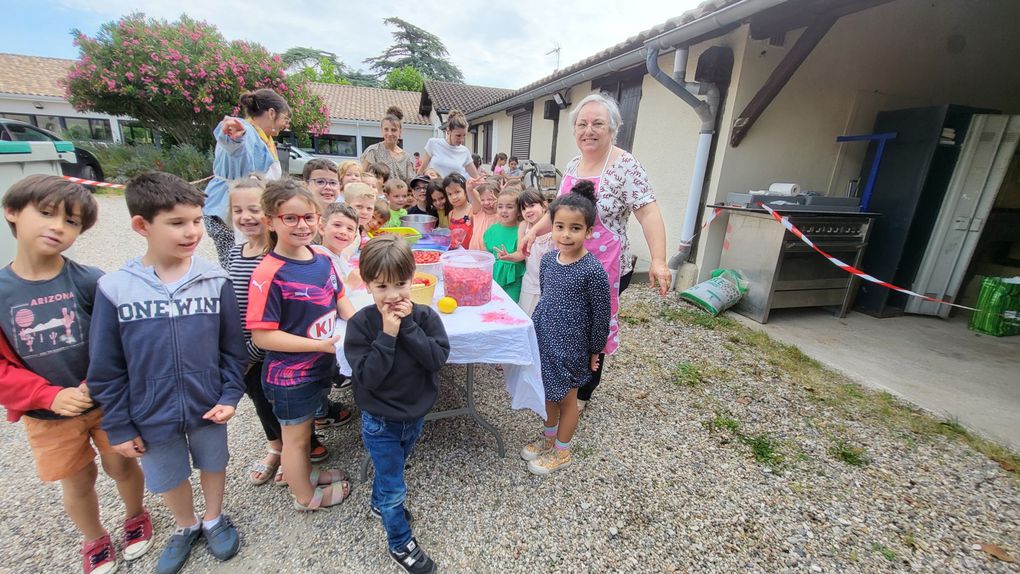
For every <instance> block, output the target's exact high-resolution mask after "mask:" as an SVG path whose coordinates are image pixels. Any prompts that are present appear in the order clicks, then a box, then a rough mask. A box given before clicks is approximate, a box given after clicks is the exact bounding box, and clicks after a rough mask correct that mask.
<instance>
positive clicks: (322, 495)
mask: <svg viewBox="0 0 1020 574" xmlns="http://www.w3.org/2000/svg"><path fill="white" fill-rule="evenodd" d="M338 486H339V487H340V488H339V489H338V488H337V487H338ZM327 488H328V489H329V497H328V498H327V497H326V489H327ZM350 494H351V485H350V483H349V482H347V481H346V480H344V481H341V482H334V483H333V484H328V485H326V486H320V487H317V488H316V489H315V492H314V493H313V494H312V499H311V500H310V501H308V505H307V506H306V505H304V504H301V503H300V502H298V501H297V499H295V500H294V509H295V510H297V511H298V512H314V511H316V510H321V509H323V508H329V507H332V506H336V505H338V504H340V503H341V502H343V501H345V500H347V497H348V496H350Z"/></svg>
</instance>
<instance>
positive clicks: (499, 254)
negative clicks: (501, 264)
mask: <svg viewBox="0 0 1020 574" xmlns="http://www.w3.org/2000/svg"><path fill="white" fill-rule="evenodd" d="M496 258H497V259H499V260H501V261H506V260H507V259H510V253H509V252H508V251H507V250H506V245H500V246H499V247H497V248H496Z"/></svg>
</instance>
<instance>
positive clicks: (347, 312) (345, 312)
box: [336, 293, 356, 321]
mask: <svg viewBox="0 0 1020 574" xmlns="http://www.w3.org/2000/svg"><path fill="white" fill-rule="evenodd" d="M336 310H337V313H338V314H339V315H340V318H341V319H343V320H344V321H350V320H351V317H353V316H354V313H356V311H355V310H354V304H353V303H351V300H350V299H348V298H347V294H346V293H344V294H343V295H341V296H340V298H339V299H337V300H336Z"/></svg>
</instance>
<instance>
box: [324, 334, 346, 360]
mask: <svg viewBox="0 0 1020 574" xmlns="http://www.w3.org/2000/svg"><path fill="white" fill-rule="evenodd" d="M341 338H343V335H336V336H335V337H330V338H328V339H322V347H321V348H320V349H319V352H320V353H326V354H327V355H332V354H334V353H336V342H337V341H339V340H340V339H341Z"/></svg>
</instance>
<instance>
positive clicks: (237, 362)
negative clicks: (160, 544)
mask: <svg viewBox="0 0 1020 574" xmlns="http://www.w3.org/2000/svg"><path fill="white" fill-rule="evenodd" d="M124 196H125V200H126V201H127V205H128V211H129V212H130V214H131V228H132V229H134V230H135V231H136V232H137V233H139V234H140V235H142V236H144V237H145V239H146V241H147V243H148V249H147V250H146V252H145V255H143V256H142V257H140V258H136V259H133V260H131V261H129V262H128V263H127V264H125V266H124V267H123V268H121V269H120V270H119V271H116V272H114V273H111V274H109V275H106V276H104V277H102V278H101V279H100V280H99V285H98V289H97V291H96V301H95V307H94V310H93V315H92V326H91V331H90V333H91V336H92V340H93V341H94V344H93V345H92V347H91V349H90V353H89V360H90V364H89V370H88V386H89V389H90V390H91V391H92V398H93V399H95V400H96V402H98V403H99V404H100V405H101V406H102V407H103V421H102V428H103V430H105V431H106V432H107V434H108V435H109V437H110V444H111V445H112V447H113V449H114V450H115V451H116V452H118V453H120V454H122V455H123V456H127V457H140V460H141V464H142V471H143V472H144V474H145V485H146V487H148V489H149V490H150V491H152V492H155V493H157V494H160V495H162V497H163V500H164V501H165V502H166V505H167V506H168V507H169V509H170V511H171V513H173V516H174V520H175V521H176V522H177V530H176V531H175V533H174V534H173V536H171V537H170V540H169V542H168V543H167V545H166V547H165V548H164V550H163V553H162V554H161V555H160V558H159V562H158V564H157V572H159V573H160V574H173V573H176V572H179V571H180V569H181V568H182V567H183V566H184V563H185V562H186V561H187V559H188V555H189V554H190V552H191V546H192V545H193V544H194V543H195V541H197V539H198V538H199V536H201V535H202V534H203V533H204V535H205V538H206V541H207V543H208V545H209V549H210V551H211V552H212V553H213V555H214V556H216V558H218V559H220V560H227V559H229V558H231V557H232V556H234V554H236V553H237V550H238V548H239V547H240V539H239V537H238V534H237V530H236V529H235V528H234V526H233V524H231V522H230V519H229V518H227V516H226V515H224V514H223V513H222V506H223V490H224V484H225V482H226V468H227V458H228V454H227V429H226V422H227V421H228V420H229V419H230V418H231V417H232V416H234V409H235V407H236V406H237V403H238V401H239V400H240V399H241V395H242V394H243V393H244V383H243V379H242V377H243V370H244V365H245V360H246V356H245V350H244V336H243V333H242V331H241V322H240V315H239V312H238V310H237V300H236V298H235V296H234V290H233V287H232V286H231V283H230V279H229V277H228V276H227V274H226V273H225V272H224V271H223V270H222V269H220V268H219V267H218V266H216V265H213V264H212V263H209V262H208V261H205V260H204V259H201V258H199V257H195V256H193V253H194V251H195V248H196V247H197V246H198V242H199V240H201V239H202V231H203V224H202V204H203V202H204V196H203V194H202V192H200V191H198V190H197V189H195V187H193V186H191V185H189V184H188V183H186V182H185V181H183V180H181V179H180V178H178V177H176V176H174V175H170V174H167V173H160V172H148V173H143V174H141V175H139V176H137V177H135V178H134V179H133V180H131V182H130V183H129V184H128V187H127V190H126V192H125V194H124ZM189 455H190V461H189ZM190 463H193V464H194V466H195V467H197V468H198V469H200V470H201V482H202V492H203V494H204V496H205V515H204V516H203V518H202V519H201V520H200V519H199V518H198V516H197V515H196V514H195V507H194V501H193V498H192V490H191V482H190V480H189V479H190V477H191V464H190Z"/></svg>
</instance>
